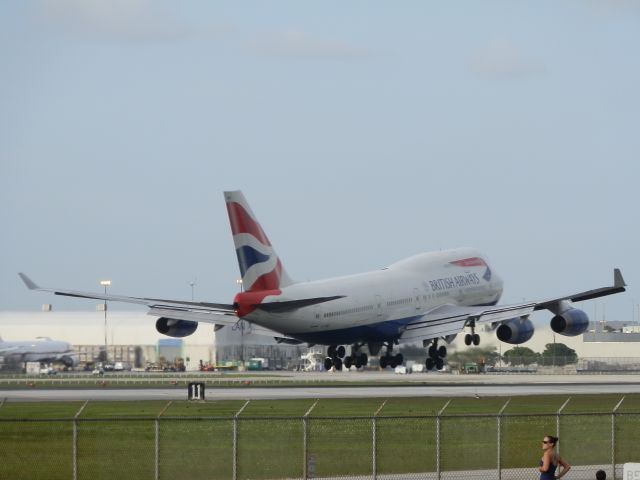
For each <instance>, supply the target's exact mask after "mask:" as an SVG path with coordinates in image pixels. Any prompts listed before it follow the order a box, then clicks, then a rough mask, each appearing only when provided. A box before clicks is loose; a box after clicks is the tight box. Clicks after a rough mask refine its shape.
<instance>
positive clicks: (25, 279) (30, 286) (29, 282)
mask: <svg viewBox="0 0 640 480" xmlns="http://www.w3.org/2000/svg"><path fill="white" fill-rule="evenodd" d="M18 275H20V278H21V279H22V281H23V282H24V284H25V285H26V286H27V288H28V289H29V290H39V289H40V287H39V286H38V285H36V284H35V283H34V282H33V280H31V279H30V278H29V277H27V276H26V275H25V274H24V273H22V272H20V273H19V274H18Z"/></svg>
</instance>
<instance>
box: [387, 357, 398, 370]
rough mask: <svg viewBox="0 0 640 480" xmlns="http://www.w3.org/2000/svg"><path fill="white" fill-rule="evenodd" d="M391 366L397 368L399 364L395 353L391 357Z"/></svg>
mask: <svg viewBox="0 0 640 480" xmlns="http://www.w3.org/2000/svg"><path fill="white" fill-rule="evenodd" d="M389 366H390V367H391V368H396V367H397V366H398V362H397V361H396V357H395V355H394V356H393V357H389Z"/></svg>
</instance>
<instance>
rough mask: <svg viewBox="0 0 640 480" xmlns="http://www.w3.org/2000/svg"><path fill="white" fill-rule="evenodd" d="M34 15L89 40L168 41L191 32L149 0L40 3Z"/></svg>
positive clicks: (83, 0) (82, 0)
mask: <svg viewBox="0 0 640 480" xmlns="http://www.w3.org/2000/svg"><path fill="white" fill-rule="evenodd" d="M36 14H37V17H38V18H39V19H40V20H42V21H44V22H45V23H46V24H48V25H50V26H52V27H54V28H57V29H59V30H62V31H63V32H64V33H66V34H69V35H78V36H82V37H85V38H86V39H90V40H106V41H124V42H146V41H171V40H176V39H180V38H183V37H185V36H187V35H188V34H189V33H190V31H189V29H188V28H187V26H186V25H185V24H184V23H183V22H181V21H180V20H179V19H178V18H176V17H175V16H174V15H172V14H171V13H170V12H168V11H167V10H166V9H164V8H163V7H162V5H161V4H160V3H157V2H153V1H152V0H40V2H39V3H38V4H37V10H36Z"/></svg>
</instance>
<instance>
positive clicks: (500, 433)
mask: <svg viewBox="0 0 640 480" xmlns="http://www.w3.org/2000/svg"><path fill="white" fill-rule="evenodd" d="M510 401H511V399H509V400H507V401H506V403H505V404H504V405H503V406H502V408H501V409H500V411H499V412H498V417H497V418H498V422H497V423H498V441H497V444H498V480H502V413H503V412H504V409H505V408H507V405H509V402H510Z"/></svg>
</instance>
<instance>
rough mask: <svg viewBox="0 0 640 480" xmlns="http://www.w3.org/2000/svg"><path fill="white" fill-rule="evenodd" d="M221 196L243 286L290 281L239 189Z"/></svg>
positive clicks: (276, 285)
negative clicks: (227, 215) (229, 225)
mask: <svg viewBox="0 0 640 480" xmlns="http://www.w3.org/2000/svg"><path fill="white" fill-rule="evenodd" d="M224 198H225V201H226V204H227V213H228V214H229V223H230V224H231V232H232V233H233V243H234V244H235V247H236V255H237V257H238V266H239V267H240V274H241V275H242V285H243V287H244V290H245V291H247V292H255V291H260V290H278V289H280V288H283V287H286V286H289V285H291V284H293V283H294V282H293V280H292V279H291V277H289V275H288V274H287V272H286V270H285V269H284V266H283V265H282V262H281V261H280V258H279V257H278V255H277V254H276V252H275V250H274V248H273V246H272V245H271V242H270V241H269V239H268V238H267V235H266V234H265V233H264V230H262V227H261V226H260V223H259V222H258V220H257V219H256V216H255V215H254V214H253V212H252V211H251V207H250V206H249V204H248V203H247V200H246V199H245V198H244V195H243V194H242V192H241V191H240V190H236V191H233V192H224Z"/></svg>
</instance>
